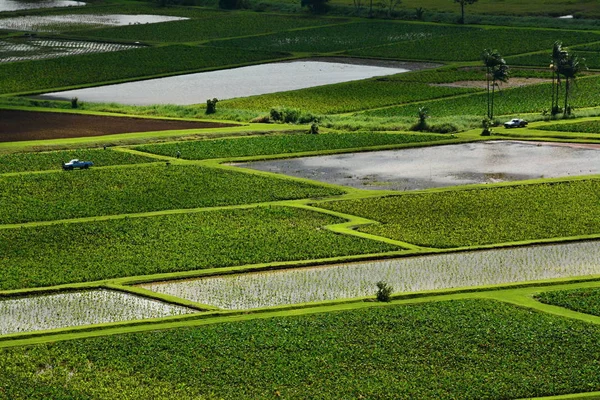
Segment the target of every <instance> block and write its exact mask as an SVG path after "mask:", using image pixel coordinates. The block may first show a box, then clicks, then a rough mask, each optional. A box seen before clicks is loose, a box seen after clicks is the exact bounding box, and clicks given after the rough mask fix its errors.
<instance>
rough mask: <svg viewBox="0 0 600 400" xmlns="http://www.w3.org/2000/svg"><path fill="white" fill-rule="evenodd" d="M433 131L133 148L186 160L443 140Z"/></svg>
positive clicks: (182, 143)
mask: <svg viewBox="0 0 600 400" xmlns="http://www.w3.org/2000/svg"><path fill="white" fill-rule="evenodd" d="M447 139H448V137H447V136H443V135H434V134H415V135H409V134H391V133H389V134H388V133H343V134H335V133H331V134H322V135H304V134H294V135H277V136H255V137H241V138H236V139H219V140H201V141H190V142H176V143H165V144H149V145H143V146H136V147H135V149H136V150H140V151H145V152H148V153H153V154H161V155H165V156H172V155H173V154H176V153H177V151H180V152H181V157H182V158H185V159H189V160H205V159H211V158H228V157H248V156H261V155H272V154H290V153H299V152H305V151H319V150H334V149H353V148H359V147H369V146H384V145H392V144H403V143H420V142H433V141H436V140H447Z"/></svg>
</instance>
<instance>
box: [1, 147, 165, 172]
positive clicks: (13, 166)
mask: <svg viewBox="0 0 600 400" xmlns="http://www.w3.org/2000/svg"><path fill="white" fill-rule="evenodd" d="M73 158H78V159H80V160H91V161H92V162H93V163H94V166H95V167H104V166H107V165H124V164H137V163H147V162H155V161H156V159H153V158H150V157H144V156H141V155H137V154H131V153H125V152H121V151H112V150H102V149H80V150H62V151H52V152H42V153H33V152H32V153H14V154H0V174H4V173H7V172H25V171H46V170H52V169H60V168H61V167H62V163H64V162H67V161H69V160H71V159H73Z"/></svg>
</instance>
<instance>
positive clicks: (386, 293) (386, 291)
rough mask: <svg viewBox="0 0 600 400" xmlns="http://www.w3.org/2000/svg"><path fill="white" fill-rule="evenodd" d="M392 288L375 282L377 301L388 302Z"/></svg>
mask: <svg viewBox="0 0 600 400" xmlns="http://www.w3.org/2000/svg"><path fill="white" fill-rule="evenodd" d="M392 290H393V288H392V287H391V286H390V285H388V284H387V283H385V282H383V281H379V282H377V301H384V302H389V301H391V300H392V299H391V297H390V296H391V294H392Z"/></svg>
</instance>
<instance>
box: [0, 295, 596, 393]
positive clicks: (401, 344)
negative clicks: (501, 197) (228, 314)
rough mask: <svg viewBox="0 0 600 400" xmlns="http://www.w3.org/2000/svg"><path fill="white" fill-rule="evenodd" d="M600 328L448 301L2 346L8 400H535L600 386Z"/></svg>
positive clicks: (1, 383)
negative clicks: (84, 398) (117, 399)
mask: <svg viewBox="0 0 600 400" xmlns="http://www.w3.org/2000/svg"><path fill="white" fill-rule="evenodd" d="M598 335H600V328H599V327H598V326H595V325H592V324H587V323H583V322H580V321H575V320H570V319H566V318H559V317H555V316H551V315H546V314H542V313H538V312H535V311H531V310H527V309H523V308H519V307H516V306H512V305H507V304H503V303H499V302H495V301H491V300H470V301H468V300H462V301H447V302H441V303H427V304H421V305H411V306H390V307H382V308H368V309H360V310H352V311H343V312H334V313H328V314H314V315H306V316H299V317H281V318H272V319H259V320H251V321H244V322H236V323H222V324H218V325H207V326H202V327H198V328H180V329H173V330H167V331H155V332H147V333H138V334H127V335H119V336H112V337H102V338H94V339H83V340H82V339H79V340H71V341H67V342H58V343H50V344H44V345H35V346H29V347H23V348H17V349H3V350H0V354H1V357H0V368H2V370H3V371H6V372H5V373H3V374H2V375H0V387H3V388H4V393H5V394H6V396H7V397H8V398H12V399H18V398H67V397H82V396H89V397H103V398H112V397H120V398H124V397H125V398H128V397H136V398H139V397H143V398H172V399H190V398H198V397H201V398H227V399H231V398H243V399H257V398H272V397H282V398H289V399H309V398H314V399H316V398H319V399H341V398H344V399H350V398H368V399H391V398H403V399H408V398H411V399H436V400H439V399H484V398H496V399H500V398H502V399H516V398H530V397H538V396H548V395H558V394H566V393H577V392H586V391H593V390H599V389H600V366H599V365H598V362H597V354H598V352H600V347H599V344H598V340H597V337H598ZM565 338H569V340H565Z"/></svg>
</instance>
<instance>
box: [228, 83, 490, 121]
mask: <svg viewBox="0 0 600 400" xmlns="http://www.w3.org/2000/svg"><path fill="white" fill-rule="evenodd" d="M475 91H478V90H477V89H471V88H451V87H442V86H431V85H428V84H423V83H412V82H402V81H399V80H395V79H387V78H386V77H381V78H375V79H369V80H364V81H357V82H348V83H342V84H337V85H328V86H318V87H314V88H309V89H302V90H294V91H290V92H280V93H273V94H267V95H262V96H253V97H246V98H243V99H237V100H228V101H224V102H223V103H222V106H223V107H226V108H234V109H250V110H259V111H269V110H270V109H271V108H273V107H290V108H298V109H302V110H303V111H308V112H312V113H317V114H337V113H345V112H351V111H359V110H367V109H371V108H377V107H384V106H389V105H393V104H402V103H409V102H413V101H418V100H427V99H435V98H441V97H447V96H455V95H459V94H464V93H472V92H475Z"/></svg>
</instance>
